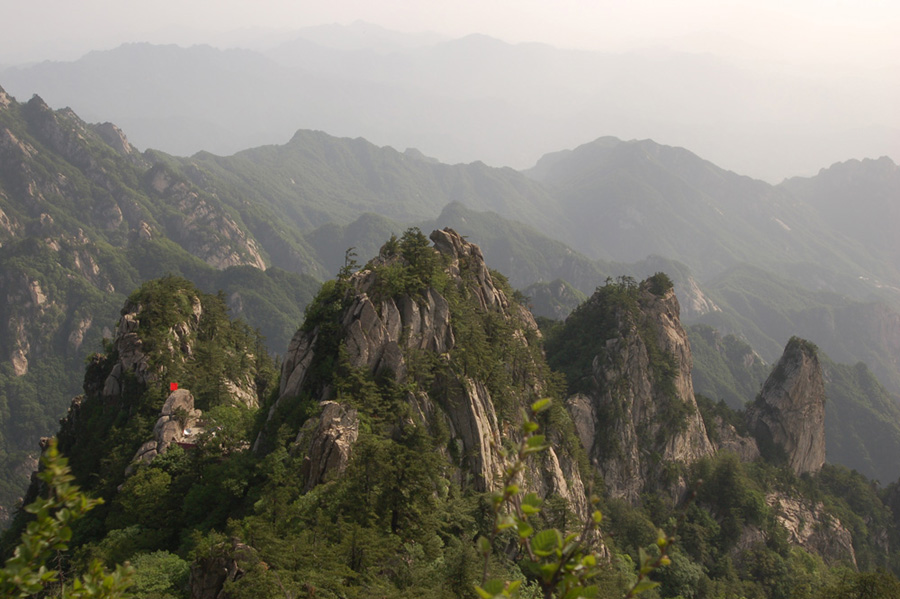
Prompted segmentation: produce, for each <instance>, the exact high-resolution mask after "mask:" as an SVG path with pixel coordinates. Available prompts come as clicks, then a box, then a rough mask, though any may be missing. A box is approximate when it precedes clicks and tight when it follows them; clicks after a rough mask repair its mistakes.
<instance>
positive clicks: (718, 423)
mask: <svg viewBox="0 0 900 599" xmlns="http://www.w3.org/2000/svg"><path fill="white" fill-rule="evenodd" d="M712 428H713V429H714V430H713V431H710V433H711V434H710V440H712V441H713V446H714V447H715V448H716V451H717V452H719V451H730V452H732V453H734V454H736V455H737V456H738V458H739V459H740V460H741V461H742V462H752V461H754V460H756V459H758V458H759V457H760V453H759V446H758V445H757V444H756V439H754V438H753V437H752V436H746V435H742V434H741V433H739V432H738V431H737V429H736V428H735V427H734V425H732V424H729V423H727V422H725V421H724V420H723V419H722V418H721V417H720V416H716V417H715V418H714V420H713V422H712ZM713 437H714V438H715V439H713Z"/></svg>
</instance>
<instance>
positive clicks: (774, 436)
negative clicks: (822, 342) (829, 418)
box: [747, 337, 825, 474]
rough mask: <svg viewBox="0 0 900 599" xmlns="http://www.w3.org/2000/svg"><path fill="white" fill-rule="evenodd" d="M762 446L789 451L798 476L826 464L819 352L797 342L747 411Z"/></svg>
mask: <svg viewBox="0 0 900 599" xmlns="http://www.w3.org/2000/svg"><path fill="white" fill-rule="evenodd" d="M747 422H748V426H749V428H750V430H751V431H752V432H753V433H754V435H755V436H756V438H757V441H758V442H759V444H760V447H761V448H762V449H763V450H764V451H765V450H766V449H767V448H768V449H770V450H771V449H775V450H776V451H778V450H780V451H783V452H784V454H785V457H786V458H787V463H788V465H789V466H790V467H791V468H792V469H793V470H794V472H796V473H797V474H803V473H806V472H818V471H819V470H820V469H821V468H822V465H823V464H825V383H824V381H823V379H822V368H821V366H820V365H819V358H818V355H817V348H816V347H815V345H813V344H812V343H810V342H808V341H804V340H803V339H799V338H797V337H792V338H791V340H790V341H789V342H788V344H787V346H786V347H785V349H784V354H783V355H782V356H781V359H780V360H779V361H778V364H776V365H775V369H774V370H773V371H772V374H771V375H769V378H768V379H767V380H766V382H765V384H764V385H763V388H762V391H760V394H759V397H757V398H756V401H754V402H753V404H752V405H751V406H750V407H749V408H748V409H747Z"/></svg>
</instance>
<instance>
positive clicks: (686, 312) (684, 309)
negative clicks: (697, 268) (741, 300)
mask: <svg viewBox="0 0 900 599" xmlns="http://www.w3.org/2000/svg"><path fill="white" fill-rule="evenodd" d="M679 295H680V297H681V301H680V304H681V316H683V317H684V318H685V319H690V318H697V317H700V316H703V315H704V314H709V313H710V312H721V311H722V308H720V307H719V306H718V305H717V304H716V302H714V301H713V300H712V299H710V298H709V296H707V295H706V294H705V293H703V290H702V289H700V285H699V284H698V283H697V280H696V279H694V277H691V276H688V277H687V279H686V280H685V282H684V284H683V285H682V288H681V291H680V292H679Z"/></svg>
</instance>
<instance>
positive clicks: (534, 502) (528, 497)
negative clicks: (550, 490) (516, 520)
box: [522, 493, 544, 508]
mask: <svg viewBox="0 0 900 599" xmlns="http://www.w3.org/2000/svg"><path fill="white" fill-rule="evenodd" d="M543 504H544V500H543V499H541V498H540V497H538V496H537V493H526V494H525V496H524V497H523V498H522V505H530V506H532V507H536V508H539V507H541V505H543Z"/></svg>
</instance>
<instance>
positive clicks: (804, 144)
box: [0, 0, 900, 182]
mask: <svg viewBox="0 0 900 599" xmlns="http://www.w3.org/2000/svg"><path fill="white" fill-rule="evenodd" d="M472 34H481V35H486V36H489V37H491V38H495V39H497V40H500V41H502V42H506V43H507V44H511V45H517V47H515V48H505V50H502V49H501V48H504V46H502V44H497V43H492V42H491V43H489V42H487V41H486V40H483V39H481V41H478V39H469V40H468V41H467V43H463V44H448V45H447V47H445V48H444V50H445V51H446V55H444V54H441V55H440V57H439V56H438V55H437V54H431V53H430V50H429V48H435V47H436V46H435V45H436V44H440V43H441V42H444V41H448V42H449V41H452V40H458V39H460V38H463V37H466V36H470V35H472ZM479 39H480V38H479ZM296 40H301V45H296V44H295V45H294V46H291V44H292V43H294V42H295V41H296ZM132 42H149V43H151V44H157V45H158V44H175V45H178V46H180V47H181V48H183V49H188V48H192V47H195V46H198V45H208V46H212V47H214V48H218V49H221V50H226V49H230V48H240V49H245V50H249V51H252V52H253V53H254V56H256V57H257V58H258V59H259V60H262V61H264V63H254V66H247V65H245V66H246V68H247V69H248V70H246V71H242V72H243V73H244V75H242V76H241V77H243V78H242V79H238V81H241V83H240V84H239V85H241V86H246V87H247V92H248V93H249V94H251V96H252V97H253V98H256V100H253V101H258V99H259V98H263V97H264V98H267V99H268V100H271V101H270V102H269V105H265V106H259V105H255V104H253V101H251V100H248V101H247V102H245V103H243V104H241V103H237V104H236V105H235V106H234V108H233V110H232V112H230V113H229V112H228V109H227V108H226V107H225V106H217V108H218V111H209V110H207V109H206V108H204V109H202V110H201V112H200V113H199V114H194V115H188V114H187V113H186V112H185V111H187V110H189V108H187V107H188V106H196V105H202V104H203V102H202V101H200V100H196V98H197V97H199V96H193V97H194V98H195V100H194V101H191V100H189V99H188V95H189V94H190V93H200V90H201V88H202V89H203V90H205V92H203V93H212V92H210V91H209V90H210V89H211V88H210V87H208V86H207V87H203V86H204V85H214V84H215V83H216V82H217V81H219V80H221V79H223V78H228V77H232V76H235V75H224V74H222V75H216V74H215V73H216V71H215V68H216V67H214V66H212V65H213V63H212V62H202V61H204V60H205V61H214V60H215V58H214V57H213V56H205V57H204V58H202V59H201V58H200V56H199V54H200V53H202V50H200V49H197V48H195V51H194V52H193V53H192V56H193V59H192V60H199V61H200V62H198V63H196V64H197V65H198V66H197V67H196V68H197V71H195V74H194V75H187V74H186V71H185V69H186V68H188V67H187V63H186V62H185V61H186V60H187V58H186V53H185V52H182V53H181V55H180V56H181V58H179V59H176V60H175V61H174V62H172V63H164V62H158V63H154V64H157V65H164V64H165V65H166V66H158V67H157V69H162V70H164V71H165V72H166V74H167V81H169V82H170V83H171V82H174V81H176V80H178V81H181V83H180V84H179V85H180V87H179V93H178V94H176V95H175V96H172V97H165V96H162V95H158V94H160V93H161V87H165V86H160V85H158V83H154V82H153V81H151V80H150V79H149V78H148V76H144V75H142V74H139V73H138V71H136V70H135V69H132V68H129V67H123V68H124V69H125V70H123V71H119V72H118V75H112V73H113V71H114V70H115V69H114V68H113V67H112V66H110V65H106V66H97V65H98V64H99V63H96V62H95V63H94V64H95V67H96V68H98V69H99V70H98V71H96V75H95V77H96V78H95V79H90V77H86V76H84V75H83V74H74V73H75V71H67V72H70V73H71V74H70V75H67V76H63V75H62V74H61V73H62V72H63V71H62V70H58V71H54V70H53V67H50V66H48V65H46V64H45V65H44V66H45V67H47V68H45V69H43V71H41V69H39V68H36V67H37V66H40V65H41V64H42V62H43V61H77V60H78V59H80V58H82V57H84V56H86V55H87V54H88V53H89V52H91V51H97V50H99V51H110V50H112V49H115V48H119V47H120V46H122V44H125V43H132ZM303 43H305V44H310V43H311V44H314V45H317V46H318V47H319V48H320V50H321V48H322V47H325V48H327V50H326V51H317V52H310V51H308V50H307V49H306V48H307V47H305V46H302V44H303ZM529 43H539V44H543V46H533V45H525V44H529ZM479 44H481V45H479ZM553 48H559V49H563V50H580V51H590V52H559V51H556V50H553ZM359 49H362V50H365V52H359V53H356V54H352V53H344V51H346V50H359ZM170 50H171V49H170ZM400 50H402V52H400ZM420 50H421V51H420ZM134 51H135V52H137V50H134ZM144 51H145V52H149V50H148V49H146V48H145V49H144ZM155 52H156V54H154V56H155V58H153V60H156V61H164V59H163V58H162V55H161V54H160V53H161V52H164V51H163V50H162V49H161V48H160V47H158V46H157V47H156V50H155ZM110 54H113V53H110ZM213 54H215V52H213ZM247 54H249V53H245V55H247ZM488 54H490V55H491V56H492V57H493V58H488ZM588 54H590V56H588ZM451 55H452V57H451ZM118 56H119V57H120V58H119V60H128V59H126V58H125V57H124V56H122V52H119V53H118ZM263 57H265V58H263ZM94 58H95V59H97V60H100V58H99V57H97V56H94ZM220 58H222V60H223V61H225V62H226V63H227V62H228V61H230V60H232V59H230V58H227V59H226V58H224V57H222V56H221V53H220ZM110 60H112V59H110ZM146 60H150V59H149V58H146ZM492 60H496V61H497V62H491V61H492ZM265 61H268V62H265ZM88 62H90V61H88ZM239 63H240V61H238V63H236V64H235V67H234V68H235V69H240V68H244V67H242V66H240V64H239ZM276 63H277V64H278V65H279V67H278V68H289V69H290V68H293V69H298V70H297V71H292V74H290V75H288V74H282V75H278V76H272V77H270V78H267V77H269V76H270V75H271V73H269V72H268V71H267V69H269V68H276V67H274V66H273V65H274V64H276ZM116 64H124V63H116ZM262 64H266V65H267V66H266V67H261V66H260V65H262ZM426 65H427V66H426ZM550 65H552V66H550ZM19 66H21V67H23V68H22V69H10V70H7V71H6V73H4V74H2V78H0V85H3V87H4V88H5V89H6V90H7V91H8V92H10V93H12V94H13V95H15V96H17V97H21V98H28V97H30V96H31V95H32V94H35V93H38V94H40V95H41V96H42V97H43V98H44V99H45V100H46V101H47V102H48V103H49V104H50V105H51V106H53V107H56V108H61V107H63V106H71V107H72V108H73V109H75V110H76V111H77V112H78V113H79V114H80V115H81V116H82V117H83V118H85V119H88V120H91V121H105V120H110V121H114V122H116V123H117V124H119V125H120V126H121V127H122V128H123V129H125V130H126V132H127V133H128V135H129V138H130V139H131V140H132V141H133V142H134V143H135V144H136V145H137V146H138V147H140V148H148V147H155V148H158V149H162V150H165V151H168V152H172V153H176V154H181V155H188V154H192V153H194V152H196V151H199V150H201V149H203V150H209V151H211V152H214V153H221V154H228V153H233V152H236V151H239V150H241V149H244V148H247V147H251V146H252V145H260V144H268V143H284V142H285V141H287V140H288V139H289V138H290V136H291V135H292V134H293V132H294V131H296V130H298V129H321V130H323V131H326V132H328V133H330V134H332V135H337V136H349V137H364V138H366V139H367V140H369V141H371V142H373V143H375V144H378V145H391V146H394V147H396V148H398V149H401V150H402V149H404V148H406V147H416V148H418V149H420V150H421V151H422V152H424V153H426V154H427V155H430V156H433V157H435V158H437V159H439V160H441V161H445V162H451V163H452V162H471V161H474V160H481V161H483V162H485V163H486V164H489V165H491V166H511V167H514V168H517V169H522V168H527V167H530V166H532V165H534V163H535V161H537V160H538V159H539V158H540V157H541V156H542V155H543V154H545V153H547V152H552V151H556V150H561V149H565V148H573V147H575V146H577V145H580V144H582V143H585V142H588V141H590V140H593V139H595V138H597V137H600V136H604V135H612V136H617V137H620V138H623V139H632V138H637V139H642V138H651V139H653V140H655V141H657V142H659V143H663V144H668V145H675V146H682V147H685V148H688V149H690V150H692V151H694V152H696V153H697V154H699V155H701V156H703V157H704V158H707V159H709V160H711V161H712V162H714V163H715V164H717V165H719V166H721V167H724V168H727V169H731V170H734V171H736V172H739V173H741V174H746V175H750V176H753V177H758V178H763V179H766V180H768V181H771V182H778V181H780V180H781V179H782V178H785V177H790V176H794V175H811V174H815V173H816V172H817V171H818V170H819V169H820V168H822V167H827V166H829V165H830V164H832V163H834V162H838V161H843V160H848V159H851V158H858V159H862V158H877V157H879V156H882V155H888V156H891V157H892V158H893V159H894V160H897V159H898V158H900V111H898V110H897V106H900V2H895V1H887V0H882V1H860V2H849V1H843V0H840V1H838V0H829V1H824V0H815V1H814V0H790V1H776V0H757V1H754V2H743V1H741V2H739V1H722V0H687V1H682V2H669V1H662V0H636V1H633V2H627V3H626V2H620V1H615V2H613V1H610V0H559V1H555V2H549V1H547V0H540V1H538V0H496V1H491V2H482V1H479V2H474V1H472V0H457V1H455V2H433V1H430V0H429V1H417V2H411V1H409V0H383V1H381V2H370V1H369V2H364V1H362V0H336V1H329V2H324V1H319V0H316V1H313V2H296V1H295V0H261V1H257V2H249V1H239V0H191V1H189V2H185V1H183V0H179V1H177V2H176V1H175V0H159V1H156V2H152V3H133V2H122V1H118V0H117V1H111V0H83V1H79V2H72V1H63V0H44V1H35V2H23V1H19V0H17V1H15V2H12V1H10V0H0V69H4V68H8V67H19ZM24 67H30V68H32V69H33V70H35V72H34V73H28V72H26V71H27V69H26V68H24ZM59 68H60V69H63V70H65V68H64V67H63V66H59ZM73 68H75V67H73ZM84 68H89V67H88V66H87V65H84ZM228 68H230V66H229V67H228ZM417 69H420V70H417ZM491 69H499V70H500V72H495V71H492V70H491ZM76 70H77V69H76ZM226 70H227V69H226ZM38 71H40V72H44V73H45V74H46V76H44V78H43V79H41V75H40V73H39V72H38ZM51 71H52V72H51ZM229 72H230V71H229ZM235 72H237V71H236V70H235ZM196 73H202V76H198V75H197V74H196ZM248 73H252V75H248ZM310 74H315V76H317V77H324V79H310V78H309V75H310ZM501 74H502V75H503V76H500V75H501ZM257 75H259V77H260V78H261V79H259V81H256V82H255V83H251V80H254V81H255V79H254V78H255V77H256V76H257ZM179 77H184V79H179ZM204 78H206V79H209V81H206V82H205V83H203V82H201V80H202V79H204ZM217 78H218V79H217ZM332 79H333V80H335V81H337V80H340V81H341V82H342V83H340V84H335V85H333V86H332V87H331V88H328V89H330V90H331V91H326V89H325V88H326V87H328V86H327V85H326V83H324V82H325V81H326V80H328V81H331V80H332ZM89 81H90V82H89ZM265 82H268V83H265ZM266 85H269V86H270V87H266ZM345 85H350V86H361V87H357V88H354V89H357V90H358V91H355V92H352V93H350V94H349V96H347V95H344V94H343V92H342V91H341V89H342V86H345ZM67 86H68V87H67ZM142 86H147V91H146V92H139V91H137V88H138V87H142ZM291 86H293V87H291ZM317 86H318V87H317ZM322 86H325V87H322ZM366 86H375V87H366ZM194 88H196V89H194ZM192 89H194V92H191V90H192ZM348 89H349V88H348ZM378 90H383V91H384V93H385V94H387V95H386V96H382V95H381V94H382V92H381V91H378ZM387 90H390V91H389V92H388V91H387ZM123 94H126V95H127V94H131V95H129V96H128V97H127V99H126V98H125V96H124V95H123ZM391 94H393V95H394V96H395V97H391ZM305 95H306V96H308V99H307V103H306V104H304V105H303V107H302V108H300V104H298V99H299V98H301V97H306V96H305ZM117 98H119V100H120V101H119V102H118V103H116V99H117ZM312 98H315V102H313V100H312ZM220 99H221V96H219V98H218V99H217V100H216V101H215V102H214V104H217V105H218V104H221V102H220V101H219V100H220ZM345 101H346V102H348V103H346V104H345V103H344V102H345ZM272 102H275V103H276V104H279V105H280V106H281V108H280V109H276V108H275V107H274V106H272V105H271V104H272ZM238 104H239V105H238ZM172 112H176V113H179V114H178V115H175V114H170V113H172ZM182 113H183V114H182ZM226 113H227V114H226ZM247 114H256V115H257V117H258V118H257V119H256V120H255V121H252V122H251V121H250V120H248V119H247V118H245V117H246V115H247ZM178 118H181V119H182V120H180V121H179V120H178ZM154 119H156V120H154ZM173 119H174V120H173ZM188 122H190V123H191V125H190V126H188V125H187V123H188ZM163 123H166V124H165V125H163ZM192 133H193V134H194V135H193V137H192V136H191V135H192Z"/></svg>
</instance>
